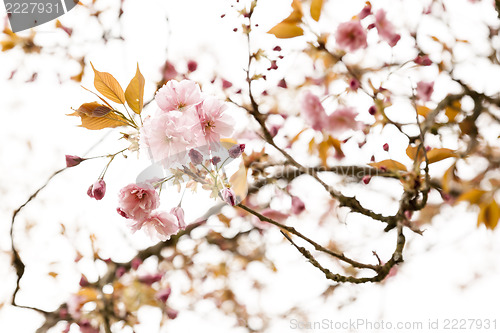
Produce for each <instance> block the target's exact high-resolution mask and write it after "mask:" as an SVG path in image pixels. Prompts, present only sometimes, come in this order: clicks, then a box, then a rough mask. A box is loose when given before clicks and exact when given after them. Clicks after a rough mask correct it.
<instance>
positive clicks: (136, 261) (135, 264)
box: [130, 257, 142, 270]
mask: <svg viewBox="0 0 500 333" xmlns="http://www.w3.org/2000/svg"><path fill="white" fill-rule="evenodd" d="M141 264H142V259H141V258H137V257H135V258H134V259H132V262H131V263H130V266H131V267H132V269H133V270H137V268H139V266H140V265H141Z"/></svg>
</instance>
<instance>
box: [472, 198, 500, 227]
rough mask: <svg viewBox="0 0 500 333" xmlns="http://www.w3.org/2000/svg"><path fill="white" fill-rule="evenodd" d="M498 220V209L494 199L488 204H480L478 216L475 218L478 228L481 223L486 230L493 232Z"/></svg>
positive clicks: (499, 208)
mask: <svg viewBox="0 0 500 333" xmlns="http://www.w3.org/2000/svg"><path fill="white" fill-rule="evenodd" d="M499 219H500V207H498V204H497V203H496V201H495V199H492V200H491V201H490V202H488V203H482V204H481V205H479V215H478V216H477V225H478V226H479V225H480V224H481V223H483V224H484V225H485V226H486V228H488V229H491V230H493V229H495V227H496V226H497V225H498V220H499Z"/></svg>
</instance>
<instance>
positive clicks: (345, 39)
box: [335, 20, 368, 52]
mask: <svg viewBox="0 0 500 333" xmlns="http://www.w3.org/2000/svg"><path fill="white" fill-rule="evenodd" d="M335 39H336V40H337V44H338V45H339V46H340V47H341V48H343V49H347V50H349V51H351V52H354V51H356V50H358V49H361V48H363V49H364V48H366V47H367V46H368V44H367V42H366V31H365V29H364V28H363V26H362V25H361V23H360V22H359V21H358V20H352V21H348V22H343V23H340V24H339V26H338V28H337V32H336V33H335Z"/></svg>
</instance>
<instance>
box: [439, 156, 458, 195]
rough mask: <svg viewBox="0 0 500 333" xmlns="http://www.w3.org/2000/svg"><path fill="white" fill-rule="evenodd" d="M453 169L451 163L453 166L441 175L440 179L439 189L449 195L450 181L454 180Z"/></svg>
mask: <svg viewBox="0 0 500 333" xmlns="http://www.w3.org/2000/svg"><path fill="white" fill-rule="evenodd" d="M455 167H456V166H455V163H453V165H452V166H450V167H449V168H448V170H446V171H445V172H444V173H443V177H442V179H441V187H442V188H443V191H444V192H445V193H450V181H451V180H452V179H455Z"/></svg>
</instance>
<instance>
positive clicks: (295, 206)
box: [292, 196, 306, 215]
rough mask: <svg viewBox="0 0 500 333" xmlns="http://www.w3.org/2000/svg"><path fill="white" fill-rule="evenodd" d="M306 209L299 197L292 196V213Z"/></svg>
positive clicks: (296, 213)
mask: <svg viewBox="0 0 500 333" xmlns="http://www.w3.org/2000/svg"><path fill="white" fill-rule="evenodd" d="M305 209H306V205H305V204H304V202H303V201H302V200H301V199H300V198H299V197H295V196H293V197H292V213H293V214H295V215H299V214H300V213H302V212H303V211H304V210H305Z"/></svg>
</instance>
